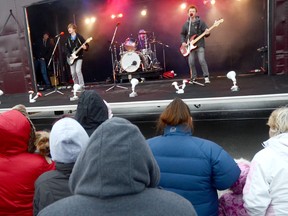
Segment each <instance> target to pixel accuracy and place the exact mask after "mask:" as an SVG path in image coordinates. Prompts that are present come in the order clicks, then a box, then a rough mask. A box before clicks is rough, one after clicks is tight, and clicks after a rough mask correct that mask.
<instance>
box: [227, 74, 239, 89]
mask: <svg viewBox="0 0 288 216" xmlns="http://www.w3.org/2000/svg"><path fill="white" fill-rule="evenodd" d="M226 76H227V78H228V79H230V80H232V82H233V86H232V87H231V91H239V87H238V86H237V85H236V84H237V81H236V72H235V71H229V72H228V73H227V75H226Z"/></svg>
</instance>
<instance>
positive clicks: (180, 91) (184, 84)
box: [172, 79, 188, 94]
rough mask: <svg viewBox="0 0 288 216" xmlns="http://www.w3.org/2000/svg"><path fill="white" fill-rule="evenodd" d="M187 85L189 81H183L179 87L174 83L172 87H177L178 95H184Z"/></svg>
mask: <svg viewBox="0 0 288 216" xmlns="http://www.w3.org/2000/svg"><path fill="white" fill-rule="evenodd" d="M186 83H188V81H187V80H185V79H184V80H183V81H182V85H180V86H178V83H177V82H173V83H172V85H173V86H174V87H175V89H176V90H177V91H176V93H177V94H183V93H184V89H185V87H186Z"/></svg>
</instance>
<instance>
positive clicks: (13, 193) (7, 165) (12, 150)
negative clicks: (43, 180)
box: [0, 110, 55, 216]
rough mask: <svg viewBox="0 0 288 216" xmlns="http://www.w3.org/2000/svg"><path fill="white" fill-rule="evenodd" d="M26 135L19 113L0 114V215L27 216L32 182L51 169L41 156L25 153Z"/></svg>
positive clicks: (26, 123) (24, 121)
mask: <svg viewBox="0 0 288 216" xmlns="http://www.w3.org/2000/svg"><path fill="white" fill-rule="evenodd" d="M30 131H31V126H30V123H29V121H28V119H27V118H26V117H25V116H24V115H23V114H22V113H20V112H19V111H17V110H11V111H7V112H4V113H2V114H0V140H1V144H0V215H6V216H9V215H10V216H12V215H13V216H16V215H21V216H25V215H27V216H28V215H29V216H31V215H32V214H33V195H34V183H35V181H36V179H37V178H38V177H39V176H40V175H41V174H42V173H44V172H47V171H49V170H53V169H55V164H54V163H52V164H48V163H47V161H46V159H45V158H44V157H43V156H41V155H39V154H32V153H28V143H29V139H30Z"/></svg>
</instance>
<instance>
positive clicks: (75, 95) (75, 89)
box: [70, 84, 81, 101]
mask: <svg viewBox="0 0 288 216" xmlns="http://www.w3.org/2000/svg"><path fill="white" fill-rule="evenodd" d="M80 89H81V86H80V85H79V84H74V85H73V97H70V101H75V100H78V99H79V97H78V96H77V91H79V90H80Z"/></svg>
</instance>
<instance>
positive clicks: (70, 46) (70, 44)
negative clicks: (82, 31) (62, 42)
mask: <svg viewBox="0 0 288 216" xmlns="http://www.w3.org/2000/svg"><path fill="white" fill-rule="evenodd" d="M77 40H78V42H79V44H80V45H82V42H81V41H80V39H79V38H78V37H77ZM68 43H69V46H70V47H72V46H71V43H70V39H69V40H68Z"/></svg>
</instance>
